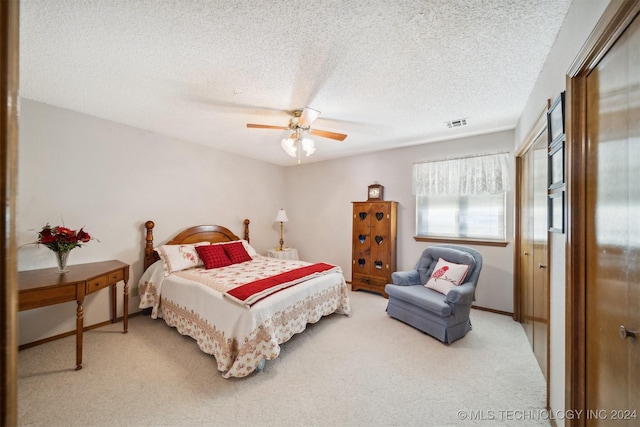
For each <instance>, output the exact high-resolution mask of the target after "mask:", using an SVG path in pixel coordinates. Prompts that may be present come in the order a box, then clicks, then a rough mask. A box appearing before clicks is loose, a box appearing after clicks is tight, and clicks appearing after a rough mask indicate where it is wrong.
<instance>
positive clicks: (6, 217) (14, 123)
mask: <svg viewBox="0 0 640 427" xmlns="http://www.w3.org/2000/svg"><path fill="white" fill-rule="evenodd" d="M18 10H19V0H0V76H1V77H0V96H1V97H2V99H3V100H4V101H3V102H2V104H1V105H0V170H2V173H1V175H0V176H1V177H0V193H1V194H2V203H3V205H4V208H3V214H2V217H0V236H1V237H0V238H1V239H2V246H1V249H0V272H1V273H0V274H2V282H1V283H0V304H2V310H1V311H2V317H1V318H0V348H1V350H0V351H1V353H0V425H3V426H4V425H16V424H17V412H18V410H17V408H18V406H17V405H18V404H17V357H18V356H17V350H18V347H17V334H18V332H17V331H18V326H17V308H18V291H17V273H16V270H17V255H16V252H17V249H16V235H15V234H16V233H15V224H16V220H15V213H16V187H17V167H18V166H17V165H18V162H17V156H18V78H19V76H18V60H19V59H18V51H19V43H18V38H19V33H20V31H19V25H18V20H19V13H18Z"/></svg>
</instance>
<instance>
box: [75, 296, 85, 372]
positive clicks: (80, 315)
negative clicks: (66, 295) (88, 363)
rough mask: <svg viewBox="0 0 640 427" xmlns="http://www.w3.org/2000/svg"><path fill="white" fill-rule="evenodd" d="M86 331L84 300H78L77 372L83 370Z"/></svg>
mask: <svg viewBox="0 0 640 427" xmlns="http://www.w3.org/2000/svg"><path fill="white" fill-rule="evenodd" d="M83 329H84V308H83V307H82V300H78V309H77V310H76V371H78V370H80V369H82V332H83V331H82V330H83Z"/></svg>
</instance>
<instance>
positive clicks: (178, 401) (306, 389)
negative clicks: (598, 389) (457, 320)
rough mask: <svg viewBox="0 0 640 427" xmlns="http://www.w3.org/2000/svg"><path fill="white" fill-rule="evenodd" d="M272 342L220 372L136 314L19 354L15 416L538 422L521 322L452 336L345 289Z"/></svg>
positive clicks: (306, 422) (536, 373) (484, 315)
mask: <svg viewBox="0 0 640 427" xmlns="http://www.w3.org/2000/svg"><path fill="white" fill-rule="evenodd" d="M350 298H351V304H352V314H351V316H350V317H345V316H342V315H331V316H329V317H325V318H323V319H322V320H320V322H318V323H316V324H314V325H309V327H308V328H307V330H306V331H305V332H304V333H302V334H298V335H296V336H294V337H293V338H292V339H291V340H290V341H289V342H288V343H286V344H284V345H282V351H281V353H280V356H279V357H278V358H277V359H275V360H273V361H269V362H267V364H266V367H265V369H264V371H263V372H260V373H254V374H253V375H251V376H249V377H246V378H241V379H229V380H226V379H224V378H222V377H221V374H220V373H219V372H218V371H217V370H216V365H215V363H214V360H213V358H212V356H209V355H206V354H204V353H202V352H201V351H200V349H199V348H198V346H197V345H196V343H195V341H194V340H192V339H191V338H188V337H183V336H180V335H179V334H178V333H177V332H176V331H175V329H171V328H169V327H168V326H166V325H165V323H164V321H162V320H152V319H150V318H149V317H147V316H137V317H134V318H132V319H130V322H129V333H128V334H126V335H125V334H122V332H121V331H122V324H121V323H118V324H115V325H109V326H105V327H102V328H99V329H95V330H92V331H89V332H87V333H85V335H84V368H83V369H82V370H80V371H77V372H76V371H75V370H74V369H73V368H74V365H75V338H74V337H69V338H65V339H62V340H57V341H54V342H51V343H47V344H44V345H40V346H37V347H33V348H30V349H27V350H23V351H20V352H19V353H18V371H19V372H18V376H19V378H18V381H19V382H18V411H19V415H18V420H19V424H20V425H34V426H70V425H79V426H94V425H95V426H98V425H101V426H129V425H130V426H204V425H211V426H238V425H251V426H253V425H255V426H262V425H271V426H276V425H277V426H458V425H463V426H467V425H468V426H472V425H505V426H508V425H518V426H527V425H535V426H540V425H543V426H548V425H550V423H549V422H548V421H547V420H544V419H540V418H544V416H539V415H541V411H543V408H544V407H545V383H544V379H543V376H542V373H541V372H540V369H539V368H538V366H537V364H536V361H535V358H534V356H533V353H532V352H531V349H530V347H529V344H528V342H527V339H526V336H525V334H524V332H523V329H522V327H521V325H520V324H518V323H515V322H513V320H511V318H510V317H507V316H502V315H497V314H493V313H488V312H483V311H478V310H473V311H472V313H471V319H472V323H473V330H472V331H471V332H470V333H469V334H467V336H466V337H464V338H462V339H461V340H458V341H456V342H455V343H453V344H452V345H450V346H447V345H444V344H442V343H440V342H439V341H437V340H435V339H433V338H431V337H429V336H427V335H424V334H422V333H421V332H419V331H417V330H415V329H413V328H411V327H409V326H407V325H405V324H403V323H401V322H399V321H397V320H394V319H391V318H389V317H388V316H387V314H386V313H385V307H386V300H385V299H384V298H382V297H380V296H377V295H374V294H369V293H366V292H351V293H350Z"/></svg>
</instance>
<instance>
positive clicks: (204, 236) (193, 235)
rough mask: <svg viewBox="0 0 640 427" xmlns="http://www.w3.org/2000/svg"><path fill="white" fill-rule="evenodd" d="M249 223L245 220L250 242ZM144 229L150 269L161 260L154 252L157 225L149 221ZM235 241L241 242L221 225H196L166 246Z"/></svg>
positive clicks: (147, 266)
mask: <svg viewBox="0 0 640 427" xmlns="http://www.w3.org/2000/svg"><path fill="white" fill-rule="evenodd" d="M250 222H251V221H249V220H248V219H245V220H244V237H243V238H244V240H246V241H247V242H248V241H249V223H250ZM144 227H145V228H146V229H147V235H146V237H145V247H144V269H145V270H146V269H147V268H149V266H150V265H151V264H153V263H154V262H156V261H157V260H159V259H160V257H159V256H158V253H157V252H156V251H154V250H153V227H155V223H154V222H153V221H147V222H145V223H144ZM233 240H240V238H239V237H238V236H236V235H235V234H233V233H232V232H231V230H229V229H228V228H226V227H223V226H221V225H196V226H195V227H189V228H187V229H186V230H184V231H182V232H180V233H179V234H178V235H176V236H175V237H174V238H173V239H170V240H169V241H168V242H167V243H165V244H166V245H180V244H184V243H197V242H211V243H219V242H230V241H233Z"/></svg>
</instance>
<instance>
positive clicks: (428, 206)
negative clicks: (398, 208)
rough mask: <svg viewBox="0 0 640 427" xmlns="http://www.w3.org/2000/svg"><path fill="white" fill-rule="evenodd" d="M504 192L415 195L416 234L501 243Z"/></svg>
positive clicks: (503, 234)
mask: <svg viewBox="0 0 640 427" xmlns="http://www.w3.org/2000/svg"><path fill="white" fill-rule="evenodd" d="M505 199H506V197H505V193H502V194H488V195H485V196H461V197H460V196H432V197H427V196H418V197H417V198H416V208H417V210H418V212H417V214H416V217H417V234H418V235H419V236H430V237H451V238H465V239H490V240H505V238H506V236H505V228H506V227H505V215H504V212H505Z"/></svg>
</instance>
